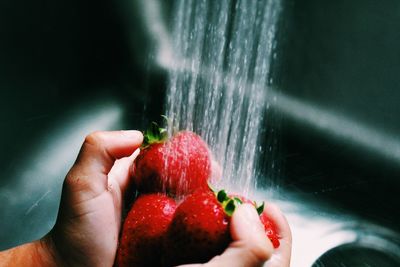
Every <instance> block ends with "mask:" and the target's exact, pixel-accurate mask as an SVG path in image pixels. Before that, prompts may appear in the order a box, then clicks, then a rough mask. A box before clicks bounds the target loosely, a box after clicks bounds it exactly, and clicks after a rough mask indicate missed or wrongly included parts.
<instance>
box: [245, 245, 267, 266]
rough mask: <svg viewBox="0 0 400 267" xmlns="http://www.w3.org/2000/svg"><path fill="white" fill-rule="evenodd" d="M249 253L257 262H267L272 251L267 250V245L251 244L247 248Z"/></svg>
mask: <svg viewBox="0 0 400 267" xmlns="http://www.w3.org/2000/svg"><path fill="white" fill-rule="evenodd" d="M248 251H249V253H251V255H252V256H253V257H254V258H255V259H256V260H257V261H262V262H263V261H267V260H268V259H269V258H271V255H272V251H271V250H270V249H269V246H268V245H267V243H265V244H259V243H253V244H251V245H250V247H249V248H248Z"/></svg>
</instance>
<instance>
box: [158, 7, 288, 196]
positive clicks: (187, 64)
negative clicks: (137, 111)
mask: <svg viewBox="0 0 400 267" xmlns="http://www.w3.org/2000/svg"><path fill="white" fill-rule="evenodd" d="M175 4H176V5H175V7H174V9H173V14H172V16H173V17H174V18H175V20H174V25H173V36H172V38H173V51H174V61H173V62H172V63H171V66H170V75H169V87H168V92H167V105H166V109H167V110H166V114H167V116H168V117H169V118H170V119H171V121H172V124H171V125H170V128H169V132H170V133H172V130H173V129H188V130H193V131H195V132H196V133H198V134H200V135H201V136H202V137H203V138H204V139H205V140H206V142H207V143H208V144H209V145H210V148H211V150H212V152H213V155H214V158H215V160H216V161H217V162H218V163H219V164H220V165H221V167H222V169H223V179H221V181H220V182H219V184H218V185H217V186H218V187H224V188H229V189H232V190H235V191H240V192H241V193H244V194H248V193H249V191H251V190H252V189H253V188H255V187H256V186H257V184H256V183H257V176H258V175H259V170H258V169H257V161H258V159H259V156H260V155H259V154H260V151H261V150H263V149H262V147H261V145H260V144H261V143H260V140H261V138H262V136H260V134H259V133H260V131H261V129H262V128H263V127H266V125H265V123H268V122H266V121H265V111H266V107H267V105H268V101H269V100H268V91H269V89H268V87H269V86H270V83H269V76H270V75H269V74H270V63H271V56H272V53H273V48H274V35H275V31H276V23H277V19H278V14H279V11H280V7H281V5H280V0H268V1H267V0H266V1H255V0H254V1H253V0H236V1H233V0H232V1H229V0H221V1H213V0H177V1H176V3H175Z"/></svg>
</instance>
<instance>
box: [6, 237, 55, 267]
mask: <svg viewBox="0 0 400 267" xmlns="http://www.w3.org/2000/svg"><path fill="white" fill-rule="evenodd" d="M60 263H61V261H59V260H58V257H57V254H56V251H55V249H54V246H53V244H52V240H51V236H50V235H46V236H45V237H43V238H42V239H39V240H36V241H33V242H30V243H26V244H23V245H20V246H18V247H14V248H11V249H8V250H5V251H1V252H0V267H13V266H26V267H39V266H40V267H56V266H63V265H61V264H60Z"/></svg>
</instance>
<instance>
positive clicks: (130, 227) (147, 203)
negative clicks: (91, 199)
mask: <svg viewBox="0 0 400 267" xmlns="http://www.w3.org/2000/svg"><path fill="white" fill-rule="evenodd" d="M175 209H176V203H175V200H173V199H172V198H169V197H167V196H165V195H161V194H149V195H141V196H139V198H138V199H137V200H136V201H135V202H134V204H133V206H132V208H131V210H130V211H129V213H128V216H127V218H126V219H125V222H124V225H123V229H122V234H121V237H120V244H119V248H118V252H117V261H116V263H117V266H118V267H131V266H141V267H153V266H161V258H162V255H161V253H162V251H163V247H162V246H163V243H164V238H165V234H166V232H167V229H168V227H169V224H170V222H171V220H172V217H173V214H174V212H175Z"/></svg>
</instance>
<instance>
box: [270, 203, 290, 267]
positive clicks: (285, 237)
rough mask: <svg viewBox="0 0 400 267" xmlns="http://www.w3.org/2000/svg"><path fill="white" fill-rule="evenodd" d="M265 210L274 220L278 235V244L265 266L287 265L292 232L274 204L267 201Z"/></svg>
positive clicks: (281, 266)
mask: <svg viewBox="0 0 400 267" xmlns="http://www.w3.org/2000/svg"><path fill="white" fill-rule="evenodd" d="M265 212H266V213H267V214H268V217H269V218H270V219H271V220H272V221H274V223H275V225H276V226H277V228H278V229H277V231H278V234H279V237H280V239H279V241H280V246H279V247H278V248H277V249H275V250H274V252H273V255H272V257H271V259H270V260H269V261H268V263H267V264H266V267H289V266H290V257H291V251H292V233H291V231H290V227H289V224H288V222H287V220H286V218H285V216H284V215H283V214H282V212H281V211H280V210H279V208H278V207H277V206H275V205H274V204H270V203H268V204H267V205H266V206H265Z"/></svg>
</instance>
